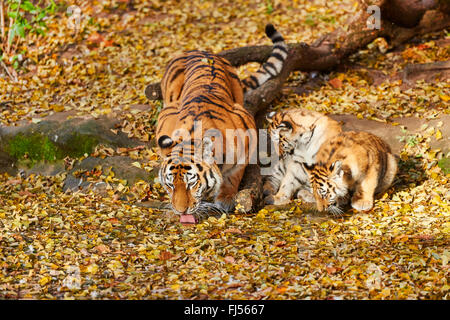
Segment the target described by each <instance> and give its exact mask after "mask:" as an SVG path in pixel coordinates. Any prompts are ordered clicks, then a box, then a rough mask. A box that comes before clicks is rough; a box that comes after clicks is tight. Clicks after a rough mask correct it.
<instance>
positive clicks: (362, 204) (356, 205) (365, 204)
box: [352, 199, 373, 211]
mask: <svg viewBox="0 0 450 320" xmlns="http://www.w3.org/2000/svg"><path fill="white" fill-rule="evenodd" d="M372 207H373V201H369V200H364V199H359V200H356V201H353V202H352V208H353V209H355V210H358V211H368V210H370V209H372Z"/></svg>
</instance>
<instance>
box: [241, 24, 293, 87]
mask: <svg viewBox="0 0 450 320" xmlns="http://www.w3.org/2000/svg"><path fill="white" fill-rule="evenodd" d="M266 35H267V36H268V37H269V38H270V40H272V43H273V50H272V53H271V54H270V56H269V59H267V61H266V62H264V63H263V64H262V65H261V67H259V69H258V71H256V72H255V73H253V74H252V75H251V76H250V77H248V78H246V79H244V80H242V83H243V85H244V91H247V90H249V89H256V88H258V87H259V86H261V85H262V84H263V83H264V82H266V81H267V80H269V79H271V78H273V77H275V76H277V75H278V74H279V73H280V72H281V70H282V69H283V64H284V61H285V60H286V58H287V55H288V46H287V44H286V43H285V42H284V39H283V37H282V36H281V34H280V33H279V32H278V31H277V30H276V29H275V27H274V26H273V25H272V24H270V23H269V24H267V25H266Z"/></svg>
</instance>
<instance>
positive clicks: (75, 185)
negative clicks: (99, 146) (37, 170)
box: [63, 156, 158, 191]
mask: <svg viewBox="0 0 450 320" xmlns="http://www.w3.org/2000/svg"><path fill="white" fill-rule="evenodd" d="M135 161H136V160H134V159H131V158H129V157H125V156H112V157H107V158H105V159H102V158H94V157H89V158H86V159H84V160H83V161H81V162H80V163H78V164H76V165H75V166H74V167H73V169H72V170H70V171H69V173H68V174H67V177H66V180H65V182H64V186H63V190H64V191H65V190H68V189H70V190H79V189H80V188H81V189H85V188H89V187H93V188H96V189H99V188H104V187H106V185H105V184H104V183H103V184H102V183H96V182H90V181H85V179H83V178H81V177H75V176H74V173H75V172H77V171H92V170H94V169H95V168H96V167H101V168H102V169H103V170H107V169H109V168H111V170H112V171H113V172H114V177H115V178H117V179H120V180H126V181H127V185H133V184H134V183H136V182H137V181H139V180H144V181H148V182H153V179H154V178H155V177H156V176H157V175H158V171H157V168H155V169H154V170H152V171H151V172H148V171H146V170H144V169H140V168H137V167H135V166H133V165H132V163H133V162H135Z"/></svg>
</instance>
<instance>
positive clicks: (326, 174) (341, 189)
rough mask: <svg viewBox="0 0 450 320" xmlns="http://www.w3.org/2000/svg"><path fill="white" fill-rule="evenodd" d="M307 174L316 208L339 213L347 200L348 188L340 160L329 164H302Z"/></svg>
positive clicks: (334, 213)
mask: <svg viewBox="0 0 450 320" xmlns="http://www.w3.org/2000/svg"><path fill="white" fill-rule="evenodd" d="M304 167H305V170H306V172H307V173H308V175H309V178H310V182H311V186H312V189H313V195H314V198H315V200H316V205H317V209H318V210H319V211H321V212H323V211H327V212H329V213H332V214H333V215H341V214H342V213H343V210H342V208H343V207H344V206H345V205H346V204H347V202H348V188H347V184H346V182H345V179H344V170H343V168H342V163H341V162H340V161H335V162H334V163H332V164H331V165H326V164H322V163H320V164H315V165H312V166H308V165H306V164H304Z"/></svg>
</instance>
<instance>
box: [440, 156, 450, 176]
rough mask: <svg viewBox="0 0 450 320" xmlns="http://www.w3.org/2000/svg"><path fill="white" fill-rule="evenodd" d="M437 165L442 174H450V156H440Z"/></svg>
mask: <svg viewBox="0 0 450 320" xmlns="http://www.w3.org/2000/svg"><path fill="white" fill-rule="evenodd" d="M438 166H439V168H441V170H442V172H444V174H450V158H442V159H441V160H439V162H438Z"/></svg>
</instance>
